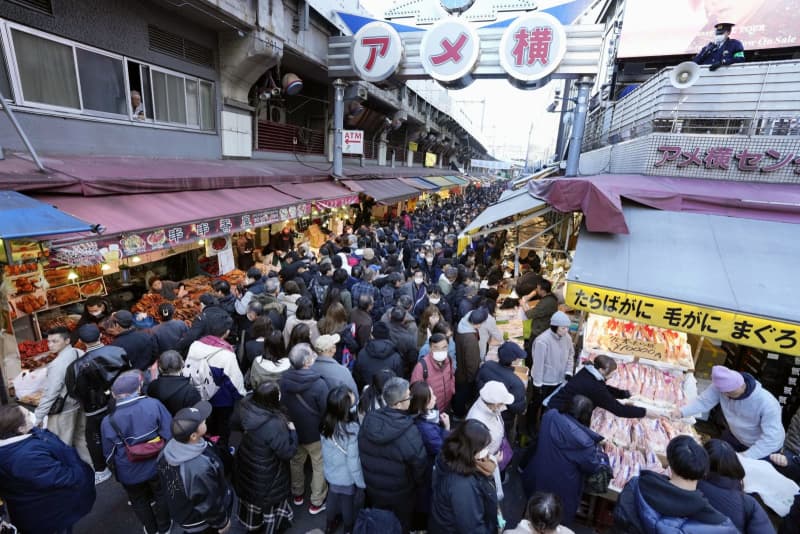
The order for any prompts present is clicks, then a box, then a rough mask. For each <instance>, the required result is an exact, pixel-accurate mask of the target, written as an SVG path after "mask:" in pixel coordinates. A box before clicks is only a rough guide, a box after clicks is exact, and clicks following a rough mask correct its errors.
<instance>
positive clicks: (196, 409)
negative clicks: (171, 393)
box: [171, 401, 211, 442]
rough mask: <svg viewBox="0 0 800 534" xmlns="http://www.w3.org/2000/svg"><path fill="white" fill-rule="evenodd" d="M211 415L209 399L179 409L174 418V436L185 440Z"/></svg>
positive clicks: (172, 426)
mask: <svg viewBox="0 0 800 534" xmlns="http://www.w3.org/2000/svg"><path fill="white" fill-rule="evenodd" d="M209 415H211V404H209V403H208V401H200V402H198V403H197V404H195V405H194V406H191V407H189V408H183V409H181V410H179V411H178V413H176V414H175V416H174V417H173V418H172V425H171V430H172V437H174V438H175V439H177V440H178V441H182V442H185V441H186V440H188V439H189V437H190V436H191V435H192V434H193V433H194V432H196V431H197V427H199V426H200V424H201V423H202V422H203V421H205V420H206V419H208V416H209Z"/></svg>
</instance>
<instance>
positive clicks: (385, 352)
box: [353, 321, 405, 391]
mask: <svg viewBox="0 0 800 534" xmlns="http://www.w3.org/2000/svg"><path fill="white" fill-rule="evenodd" d="M383 369H391V370H392V371H394V374H395V375H397V376H402V374H403V373H404V372H405V365H404V364H403V358H402V357H401V356H400V353H399V352H397V347H395V345H394V342H392V340H391V338H390V336H389V327H388V326H387V325H386V323H384V322H380V321H379V322H377V323H375V326H374V327H373V328H372V339H370V340H369V342H368V343H367V344H366V346H365V347H364V348H363V349H361V351H360V352H359V353H358V358H357V359H356V364H355V366H354V367H353V378H354V379H355V381H356V385H357V386H358V388H359V391H361V390H363V389H364V386H368V385H369V384H372V377H373V376H375V374H377V373H378V372H380V371H381V370H383Z"/></svg>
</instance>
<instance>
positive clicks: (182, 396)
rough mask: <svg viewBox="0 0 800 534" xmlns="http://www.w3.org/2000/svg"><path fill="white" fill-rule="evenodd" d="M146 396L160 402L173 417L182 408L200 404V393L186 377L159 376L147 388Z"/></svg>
mask: <svg viewBox="0 0 800 534" xmlns="http://www.w3.org/2000/svg"><path fill="white" fill-rule="evenodd" d="M147 396H148V397H153V398H154V399H158V400H160V401H161V404H163V405H164V407H165V408H166V409H167V411H168V412H169V413H170V414H172V415H175V414H176V413H178V411H179V410H181V409H182V408H188V407H190V406H194V405H195V404H197V403H198V402H200V400H201V399H200V393H199V392H198V391H197V389H195V387H194V386H193V385H192V383H191V381H190V380H189V378H188V377H186V376H180V375H161V376H159V377H158V378H156V379H155V380H153V381H152V382H150V384H149V385H148V386H147Z"/></svg>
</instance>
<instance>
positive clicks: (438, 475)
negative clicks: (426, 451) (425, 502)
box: [428, 455, 498, 534]
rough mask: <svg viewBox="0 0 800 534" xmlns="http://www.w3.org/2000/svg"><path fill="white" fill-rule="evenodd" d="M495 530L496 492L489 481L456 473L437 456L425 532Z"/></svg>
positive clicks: (446, 533) (472, 533) (474, 533)
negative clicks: (429, 511) (426, 530)
mask: <svg viewBox="0 0 800 534" xmlns="http://www.w3.org/2000/svg"><path fill="white" fill-rule="evenodd" d="M497 528H498V526H497V491H496V490H495V487H494V484H493V483H492V479H491V478H490V477H487V476H485V475H482V474H480V473H475V474H472V475H462V474H459V473H456V472H455V471H453V470H451V469H450V467H449V466H448V465H447V463H445V461H444V460H443V459H442V457H441V455H439V457H438V458H437V459H436V466H435V467H434V470H433V496H432V499H431V513H430V519H429V522H428V532H429V533H430V534H450V533H452V532H469V533H470V534H495V533H496V532H497Z"/></svg>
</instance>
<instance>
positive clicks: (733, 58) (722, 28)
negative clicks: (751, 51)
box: [692, 22, 744, 72]
mask: <svg viewBox="0 0 800 534" xmlns="http://www.w3.org/2000/svg"><path fill="white" fill-rule="evenodd" d="M733 27H734V24H731V23H729V22H719V23H717V24H715V25H714V41H713V42H710V43H708V44H707V45H706V46H704V47H703V49H702V50H700V52H698V53H697V55H696V56H694V59H692V61H694V62H695V63H697V64H698V65H710V67H709V68H708V70H710V71H712V72H713V71H715V70H717V69H718V68H720V67H721V66H723V65H731V64H733V63H742V62H744V46H743V45H742V42H741V41H739V40H737V39H731V37H730V35H731V30H732V29H733Z"/></svg>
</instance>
